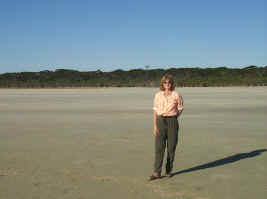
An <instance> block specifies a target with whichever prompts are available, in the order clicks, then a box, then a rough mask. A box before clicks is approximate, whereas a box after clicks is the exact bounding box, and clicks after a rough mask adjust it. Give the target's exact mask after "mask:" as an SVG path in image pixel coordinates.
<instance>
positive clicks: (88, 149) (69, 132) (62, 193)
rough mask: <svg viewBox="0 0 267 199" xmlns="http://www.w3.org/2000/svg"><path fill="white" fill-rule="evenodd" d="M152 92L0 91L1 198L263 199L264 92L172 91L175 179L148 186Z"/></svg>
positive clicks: (266, 157) (266, 152) (266, 158)
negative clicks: (179, 103)
mask: <svg viewBox="0 0 267 199" xmlns="http://www.w3.org/2000/svg"><path fill="white" fill-rule="evenodd" d="M157 90H158V89H155V88H153V89H151V88H104V89H43V90H38V89H36V90H35V89H29V90H27V89H2V90H0V199H88V198H90V199H94V198H100V199H106V198H108V199H110V198H114V199H115V198H119V199H120V198H123V199H124V198H127V199H128V198H129V199H135V198H136V199H142V198H145V199H146V198H147V199H150V198H151V199H158V198H167V199H168V198H171V199H174V198H183V199H190V198H192V199H193V198H196V199H212V198H213V199H251V198H255V199H265V198H266V196H267V166H266V165H267V88H266V87H254V88H252V87H249V88H246V87H242V88H238V87H234V88H180V89H178V90H179V91H180V92H181V93H182V94H183V97H184V100H185V111H184V113H183V115H182V116H181V118H179V121H180V125H181V128H180V132H179V146H178V149H177V153H176V161H175V167H174V172H175V176H173V177H172V178H171V179H166V178H164V179H161V180H157V181H153V182H148V181H147V180H146V179H147V177H148V176H149V175H150V174H151V172H152V165H153V159H154V155H153V153H154V152H153V149H154V148H153V147H154V137H153V134H152V102H153V96H154V93H155V92H156V91H157Z"/></svg>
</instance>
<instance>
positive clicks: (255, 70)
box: [0, 66, 267, 88]
mask: <svg viewBox="0 0 267 199" xmlns="http://www.w3.org/2000/svg"><path fill="white" fill-rule="evenodd" d="M166 73H168V74H171V75H173V77H174V79H175V81H176V85H177V86H178V87H208V86H267V66H264V67H258V66H249V67H245V68H227V67H217V68H199V67H195V68H169V69H148V68H147V69H133V70H129V71H124V70H121V69H118V70H114V71H112V72H102V71H101V70H96V71H88V72H80V71H77V70H67V69H57V70H55V71H48V70H45V71H40V72H19V73H4V74H0V88H62V87H158V86H159V82H160V78H161V77H162V76H163V75H164V74H166Z"/></svg>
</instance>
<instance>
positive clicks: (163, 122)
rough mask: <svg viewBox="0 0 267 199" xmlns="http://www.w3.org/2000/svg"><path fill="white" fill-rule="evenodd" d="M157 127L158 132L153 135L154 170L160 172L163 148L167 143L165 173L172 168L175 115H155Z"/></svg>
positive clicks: (175, 131)
mask: <svg viewBox="0 0 267 199" xmlns="http://www.w3.org/2000/svg"><path fill="white" fill-rule="evenodd" d="M157 128H158V130H159V134H158V135H157V136H155V162H154V172H155V173H158V174H161V170H162V163H163V159H164V153H165V148H166V145H167V163H166V173H170V172H171V171H172V168H173V162H174V156H175V150H176V146H177V143H178V130H179V124H178V121H177V117H176V116H173V117H162V116H158V117H157Z"/></svg>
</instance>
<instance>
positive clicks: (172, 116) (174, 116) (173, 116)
mask: <svg viewBox="0 0 267 199" xmlns="http://www.w3.org/2000/svg"><path fill="white" fill-rule="evenodd" d="M160 117H162V118H176V117H177V115H171V116H162V115H161V116H160Z"/></svg>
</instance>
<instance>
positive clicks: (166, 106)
mask: <svg viewBox="0 0 267 199" xmlns="http://www.w3.org/2000/svg"><path fill="white" fill-rule="evenodd" d="M183 109H184V102H183V98H182V96H181V95H180V94H179V93H178V92H176V91H172V92H171V94H170V95H169V96H164V91H159V92H157V93H156V94H155V97H154V107H153V110H154V111H156V113H157V115H161V116H174V115H178V112H181V111H182V110H183Z"/></svg>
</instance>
